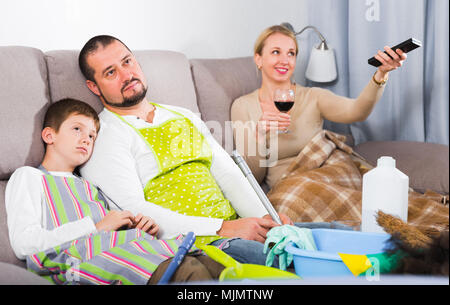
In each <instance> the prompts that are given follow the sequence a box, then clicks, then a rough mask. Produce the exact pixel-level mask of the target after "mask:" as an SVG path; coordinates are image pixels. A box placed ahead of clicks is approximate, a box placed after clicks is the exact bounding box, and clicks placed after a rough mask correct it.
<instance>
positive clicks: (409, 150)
mask: <svg viewBox="0 0 450 305" xmlns="http://www.w3.org/2000/svg"><path fill="white" fill-rule="evenodd" d="M355 151H356V152H358V153H359V154H361V155H362V156H363V157H365V158H366V159H367V161H369V163H371V164H372V165H376V163H377V159H378V158H379V157H381V156H391V157H393V158H394V159H395V160H396V164H397V168H398V169H399V170H400V171H402V172H403V173H404V174H405V175H408V176H409V186H410V187H412V188H413V189H414V190H416V191H419V192H421V193H424V192H425V191H426V190H427V189H429V190H432V191H435V192H438V193H441V194H448V193H449V192H448V182H449V181H448V180H449V161H448V157H449V148H448V146H445V145H441V144H432V143H422V142H402V141H396V142H366V143H362V144H359V145H357V146H356V147H355Z"/></svg>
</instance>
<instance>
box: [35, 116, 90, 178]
mask: <svg viewBox="0 0 450 305" xmlns="http://www.w3.org/2000/svg"><path fill="white" fill-rule="evenodd" d="M96 136H97V129H96V127H95V123H94V120H93V119H92V118H90V117H87V116H85V115H81V114H71V115H70V116H69V117H68V118H67V119H66V120H65V121H64V122H63V123H62V124H61V126H60V128H59V131H58V132H56V131H54V130H53V129H52V128H50V127H47V128H45V129H44V130H43V132H42V138H43V139H44V142H45V143H47V153H48V152H50V151H51V153H52V158H53V159H54V160H55V161H57V162H58V163H60V164H65V165H66V166H67V167H68V168H69V169H72V170H73V169H75V168H76V167H77V166H79V165H81V164H83V163H85V162H86V161H87V160H89V158H90V156H91V154H92V149H93V146H94V142H95V138H96Z"/></svg>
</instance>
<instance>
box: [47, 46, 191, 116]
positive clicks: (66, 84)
mask: <svg viewBox="0 0 450 305" xmlns="http://www.w3.org/2000/svg"><path fill="white" fill-rule="evenodd" d="M78 54H79V51H70V50H62V51H50V52H47V53H45V56H46V60H47V65H48V72H49V84H50V96H51V99H52V101H53V102H56V101H58V100H60V99H62V98H67V97H70V98H75V99H79V100H82V101H85V102H87V103H88V104H90V105H91V106H93V107H94V109H96V110H97V111H100V110H101V109H102V108H103V106H102V104H101V102H100V100H99V99H98V97H97V96H96V95H94V94H93V93H91V92H90V91H89V89H88V88H87V87H86V83H85V79H84V77H83V75H82V74H81V72H80V69H79V67H78ZM134 54H135V56H136V58H137V60H138V61H139V63H140V65H141V67H142V70H143V71H144V73H145V76H146V78H147V82H148V92H147V98H148V99H149V100H151V101H154V102H157V103H162V104H170V105H176V106H182V107H185V108H188V109H190V110H192V111H193V112H195V113H199V110H198V107H197V102H196V98H195V89H194V84H193V82H192V77H191V72H190V66H189V62H188V60H187V58H186V56H185V55H184V54H181V53H178V52H172V51H155V50H151V51H148V50H147V51H135V52H134Z"/></svg>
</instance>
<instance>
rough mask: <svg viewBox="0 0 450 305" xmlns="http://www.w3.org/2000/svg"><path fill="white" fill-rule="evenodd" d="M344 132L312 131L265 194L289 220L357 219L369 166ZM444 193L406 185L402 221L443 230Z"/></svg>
mask: <svg viewBox="0 0 450 305" xmlns="http://www.w3.org/2000/svg"><path fill="white" fill-rule="evenodd" d="M344 142H345V136H343V135H339V134H336V133H333V132H330V131H327V130H323V131H322V132H320V133H318V134H317V135H316V136H315V137H314V138H313V139H312V140H311V141H310V142H309V143H308V145H306V146H305V148H304V149H303V150H302V151H301V152H300V153H299V154H298V156H297V157H296V158H295V160H294V161H293V162H292V163H291V164H290V166H289V168H288V169H287V171H286V173H285V174H284V175H283V176H282V177H281V179H280V180H279V181H278V183H277V184H276V185H275V186H274V187H273V188H272V189H271V190H270V192H269V193H268V194H267V196H268V197H269V199H270V201H271V202H272V204H273V205H274V207H275V209H276V210H277V211H278V212H279V213H283V214H286V215H287V216H289V217H290V218H291V219H292V220H293V221H294V222H322V221H325V222H329V221H333V220H357V221H360V220H361V201H362V200H361V198H362V175H363V174H364V173H366V172H367V171H369V170H370V169H372V168H373V166H372V165H370V164H368V163H367V162H366V161H365V160H364V158H363V157H361V156H360V155H358V154H357V153H356V152H354V151H353V149H352V148H351V147H350V146H348V145H346V144H345V143H344ZM445 202H448V196H447V198H445V197H444V196H442V195H440V194H437V193H434V192H432V191H427V192H426V193H425V194H420V193H417V192H414V191H413V190H412V189H410V192H409V202H408V224H410V225H412V226H415V227H417V229H419V230H420V231H422V232H424V233H426V234H434V233H438V232H440V231H443V230H448V224H449V209H448V206H446V205H444V204H443V203H445Z"/></svg>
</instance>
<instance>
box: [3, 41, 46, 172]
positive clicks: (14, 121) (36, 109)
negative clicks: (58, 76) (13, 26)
mask: <svg viewBox="0 0 450 305" xmlns="http://www.w3.org/2000/svg"><path fill="white" fill-rule="evenodd" d="M0 71H1V72H0V105H1V107H2V111H0V139H1V145H0V156H1V159H0V179H2V180H3V179H8V178H9V176H11V174H12V173H13V172H14V170H16V168H18V167H20V166H24V165H30V166H37V165H39V163H40V162H41V160H42V157H43V153H44V145H43V142H42V141H41V137H40V130H41V127H42V126H41V125H42V120H43V116H44V113H45V110H46V109H45V108H46V106H48V105H49V103H50V100H49V95H48V87H47V68H46V65H45V61H44V54H43V53H42V52H41V51H40V50H37V49H33V48H28V47H0Z"/></svg>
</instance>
